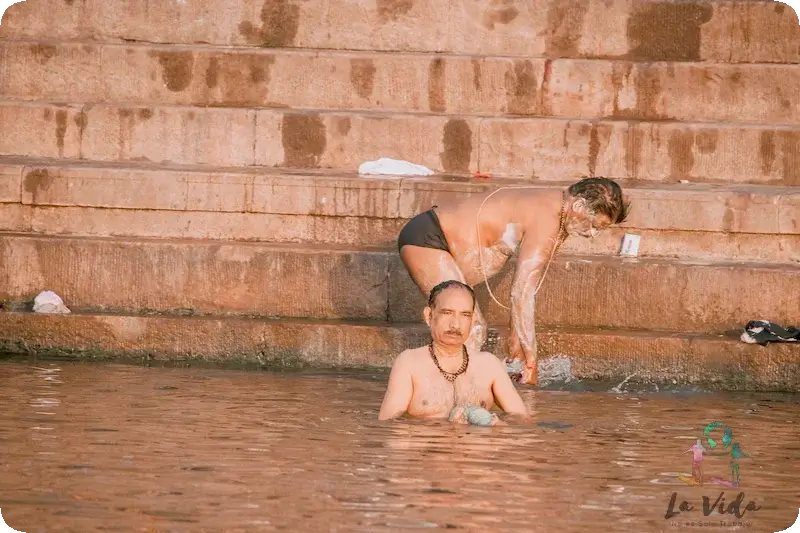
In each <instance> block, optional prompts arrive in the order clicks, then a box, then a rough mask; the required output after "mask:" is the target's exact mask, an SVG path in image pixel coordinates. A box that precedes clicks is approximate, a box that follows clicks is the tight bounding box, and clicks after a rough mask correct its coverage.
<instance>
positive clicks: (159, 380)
mask: <svg viewBox="0 0 800 533" xmlns="http://www.w3.org/2000/svg"><path fill="white" fill-rule="evenodd" d="M0 379H1V380H2V387H0V402H1V403H0V404H1V405H2V411H1V412H0V449H1V450H3V459H2V461H1V462H0V466H1V468H2V470H0V474H1V475H2V484H0V509H2V515H3V517H4V518H5V520H6V522H7V523H8V524H9V525H10V526H11V527H13V528H15V529H18V530H21V531H24V532H26V533H38V532H47V533H49V532H55V531H71V532H72V531H74V532H81V533H83V532H88V531H98V530H102V531H125V532H129V531H139V532H184V531H185V532H193V533H194V532H200V531H225V532H245V531H247V532H250V531H277V530H286V531H313V532H322V531H347V532H351V531H393V530H405V529H419V528H451V529H453V528H455V529H461V530H468V531H543V532H549V531H559V532H584V531H589V530H590V528H591V529H594V528H595V527H596V528H599V529H600V530H601V531H619V532H636V533H641V532H649V531H673V530H675V531H677V530H679V529H683V530H685V529H686V528H685V526H686V523H687V522H688V523H690V525H689V527H690V528H692V529H696V530H698V531H700V530H702V531H729V530H741V531H753V532H775V531H779V530H781V529H785V528H786V527H788V526H789V525H790V524H791V523H792V522H793V521H794V519H795V517H796V516H797V513H798V506H800V483H799V482H800V468H798V466H800V461H799V459H800V443H798V430H797V428H798V422H800V412H798V404H799V403H800V402H798V397H797V396H792V395H786V396H778V395H769V396H768V395H738V396H726V395H717V394H713V395H712V394H690V395H680V396H679V395H675V394H669V393H662V394H656V395H646V394H643V395H635V394H618V393H597V392H559V391H547V392H542V391H537V392H534V391H530V390H524V391H523V397H524V399H525V401H526V403H527V404H528V406H529V407H530V408H531V409H532V411H533V412H534V413H535V421H536V422H535V424H534V425H532V426H527V427H519V426H507V427H495V428H470V427H463V426H459V427H455V426H451V425H449V424H446V423H440V422H420V421H413V420H400V421H394V422H388V423H383V422H378V421H377V420H376V417H377V413H378V409H379V407H380V402H381V399H382V396H383V392H384V387H385V383H386V381H385V380H386V377H385V376H379V377H376V378H373V377H372V376H370V375H361V376H353V375H348V376H341V375H339V376H336V375H330V374H328V375H325V374H286V375H281V374H272V373H265V372H243V371H232V370H198V369H165V368H139V367H132V366H122V365H84V364H63V363H58V364H55V363H38V364H37V365H36V366H31V365H25V364H18V363H4V364H0ZM716 420H718V421H721V422H723V423H725V424H727V425H728V426H729V427H730V428H732V430H733V437H734V439H735V440H736V442H738V443H739V444H740V446H741V448H742V450H743V451H744V452H745V453H747V454H748V455H749V456H750V457H747V458H743V459H741V460H739V465H740V476H741V488H740V489H726V488H724V487H720V486H717V485H705V486H703V487H693V486H689V485H688V484H686V483H684V482H683V481H681V480H680V479H679V478H678V475H679V474H681V473H685V474H691V454H689V453H687V452H686V450H688V448H689V447H690V446H691V445H692V444H694V443H695V441H696V440H697V439H698V438H700V437H701V436H702V432H703V428H704V426H705V425H706V424H707V423H708V422H712V421H716ZM720 432H721V430H720ZM718 440H719V439H718ZM706 447H708V446H707V445H706ZM728 459H729V458H726V457H707V458H706V460H705V461H704V462H703V465H704V466H703V468H704V473H707V474H708V475H713V476H720V477H725V476H727V475H728V473H729V464H728V462H729V460H728ZM721 492H724V494H723V496H722V499H721V500H720V501H722V500H724V504H723V510H727V509H728V506H729V503H730V502H733V501H735V500H736V498H737V496H738V495H739V494H740V493H744V499H743V501H742V503H741V505H740V506H739V509H740V512H741V511H745V508H746V507H747V504H748V502H750V501H755V502H756V505H757V506H758V507H760V508H759V509H758V510H755V511H754V510H749V511H747V512H746V513H745V514H744V516H743V517H741V518H737V517H736V516H735V515H733V514H725V515H720V514H719V513H718V512H717V510H716V509H718V508H719V502H717V505H716V506H714V509H715V510H714V511H713V512H712V514H711V515H710V516H707V517H706V516H704V514H703V497H704V496H705V497H707V498H709V503H708V505H713V504H714V502H715V501H717V498H718V496H719V495H720V493H721ZM673 493H676V494H675V502H674V504H673V509H674V510H675V512H676V513H678V514H676V515H675V516H672V517H670V518H665V514H666V513H667V509H668V506H669V504H670V500H671V498H672V496H673ZM684 500H685V501H687V502H689V503H688V504H687V505H691V506H693V509H692V510H691V511H688V510H684V511H683V512H680V507H681V502H683V501H684ZM687 505H684V509H687V508H688V507H687ZM732 511H733V510H732V509H731V512H732ZM721 520H722V521H724V522H726V524H724V525H721V524H720V521H721ZM691 522H695V526H692V525H691ZM707 522H711V523H712V525H710V526H708V525H702V524H701V523H707ZM729 522H734V523H736V524H734V525H731V524H728V523H729Z"/></svg>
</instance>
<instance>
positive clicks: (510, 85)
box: [0, 0, 800, 390]
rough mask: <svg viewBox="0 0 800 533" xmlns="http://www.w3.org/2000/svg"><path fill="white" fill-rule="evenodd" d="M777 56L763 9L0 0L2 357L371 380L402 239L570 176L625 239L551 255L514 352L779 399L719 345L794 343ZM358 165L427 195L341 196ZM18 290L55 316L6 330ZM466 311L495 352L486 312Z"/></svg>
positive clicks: (793, 130) (792, 239)
mask: <svg viewBox="0 0 800 533" xmlns="http://www.w3.org/2000/svg"><path fill="white" fill-rule="evenodd" d="M798 43H800V25H798V17H797V14H796V13H795V12H794V11H793V10H792V9H791V8H790V7H789V6H787V5H786V4H782V3H779V2H773V1H749V0H745V1H727V0H726V1H705V0H694V1H678V0H676V1H650V0H648V1H642V0H639V1H634V0H526V1H522V0H502V1H501V0H452V1H448V2H424V1H421V0H257V1H253V0H243V1H241V2H224V1H221V0H151V1H149V2H108V1H106V0H77V1H76V0H27V1H25V2H22V3H17V4H14V5H12V6H11V7H10V8H8V10H7V11H6V12H5V14H4V15H3V18H2V24H0V50H1V51H2V62H0V66H1V70H0V124H2V128H1V129H0V202H2V205H0V231H1V232H2V233H0V300H2V302H3V305H4V310H3V311H2V312H0V346H2V348H3V349H4V350H5V351H6V352H7V353H49V354H62V355H68V356H75V357H108V356H112V357H116V356H132V357H142V358H155V359H184V360H215V361H216V360H224V361H250V362H258V363H261V364H263V365H267V366H270V365H278V366H284V367H288V366H303V365H310V366H336V367H353V366H373V367H387V366H388V365H390V364H391V361H392V358H393V357H394V356H395V355H396V354H397V353H399V351H401V350H402V349H404V348H406V347H409V346H414V345H419V344H421V343H422V342H425V340H426V339H427V336H428V333H427V331H426V328H425V327H424V324H423V323H422V322H421V312H422V307H423V305H424V299H423V297H422V296H421V295H420V294H419V293H418V292H417V289H416V288H415V287H414V285H413V284H412V283H411V281H410V279H409V277H408V276H407V274H406V273H405V271H404V269H403V267H402V264H401V263H400V261H399V257H398V254H397V251H396V248H395V244H394V242H395V238H396V235H397V232H398V231H399V229H400V228H401V227H402V225H403V224H404V222H405V221H406V220H408V219H409V218H411V217H412V216H413V215H414V214H416V213H418V212H419V211H421V210H423V209H426V208H427V207H429V206H430V205H432V204H436V203H439V202H442V201H445V200H447V199H452V198H462V197H466V196H468V195H471V194H476V193H479V192H483V191H487V190H491V189H493V188H495V187H499V186H502V185H506V184H520V183H526V184H530V185H535V186H540V187H564V186H566V185H568V184H569V183H571V182H573V181H575V180H577V179H579V178H580V177H582V176H589V175H595V176H606V177H610V178H614V179H616V180H619V182H620V183H621V184H622V185H623V186H624V187H625V188H626V189H627V191H628V194H629V195H630V198H631V200H632V208H633V209H632V212H631V216H630V218H629V220H628V221H627V222H626V223H625V224H623V225H622V226H621V227H619V228H615V229H613V230H611V231H609V232H608V234H607V235H603V236H602V237H600V238H597V239H595V240H593V241H592V240H585V239H575V238H573V239H570V240H569V241H567V244H566V245H565V246H564V247H563V248H562V251H561V253H560V255H559V256H558V258H557V260H556V262H555V264H554V265H553V267H551V269H550V271H549V273H548V276H547V278H546V280H545V282H544V284H543V286H542V290H541V292H540V298H539V300H538V302H537V321H538V325H539V328H538V336H539V344H540V357H541V358H543V359H546V358H548V357H551V356H566V357H569V359H570V360H571V364H572V372H573V373H574V374H575V375H576V376H577V377H580V378H609V379H611V378H617V377H620V376H629V375H631V374H634V375H636V376H637V377H640V378H644V379H652V380H655V381H660V380H675V381H677V382H684V383H700V384H705V385H708V386H712V387H716V388H720V389H750V390H800V347H798V346H796V345H789V344H788V343H785V344H770V345H768V346H759V345H752V344H745V343H743V342H741V341H740V340H739V338H738V335H739V333H740V332H741V329H742V327H743V326H744V324H745V323H747V322H748V321H749V320H753V319H768V320H772V321H775V322H777V323H780V324H782V325H795V326H797V325H800V90H798V87H800V65H799V63H800V45H798ZM380 157H393V158H397V159H404V160H408V161H411V162H414V163H418V164H422V165H425V166H427V167H429V168H431V169H434V170H435V171H436V174H435V175H434V176H431V177H424V178H410V177H405V178H403V177H377V176H372V177H368V176H359V175H358V174H357V168H358V166H359V165H360V164H361V163H363V162H365V161H370V160H375V159H378V158H380ZM477 172H480V173H483V174H487V175H489V176H490V178H476V177H474V174H475V173H477ZM625 233H633V234H636V235H640V236H641V245H640V250H639V256H638V257H637V258H621V257H620V256H619V249H620V242H621V239H622V237H623V235H624V234H625ZM510 274H511V267H509V268H507V269H506V270H505V271H504V272H503V274H502V275H501V276H500V278H499V279H496V280H494V281H492V282H491V283H492V289H493V291H494V292H495V294H496V295H498V298H499V299H500V301H504V300H505V299H507V296H508V290H509V279H510ZM42 290H53V291H55V292H56V293H57V294H59V295H60V296H61V297H62V298H63V299H64V301H65V303H66V305H67V306H68V307H70V308H71V309H72V311H73V312H72V314H70V315H64V316H53V315H41V314H34V313H32V312H31V311H30V308H31V302H32V300H33V298H34V297H35V296H36V294H38V293H39V292H40V291H42ZM478 293H479V297H480V301H481V304H482V307H483V308H484V309H485V310H486V312H487V314H488V318H489V320H490V322H491V324H492V326H493V329H492V336H491V339H490V345H489V348H491V349H492V350H494V351H495V352H496V353H497V354H498V355H502V354H503V353H504V343H502V342H498V340H502V338H503V336H504V334H505V331H506V330H505V327H504V326H505V324H506V323H507V315H506V312H505V310H503V309H502V308H501V307H499V306H497V305H496V304H494V303H493V302H492V301H491V300H490V299H489V297H488V294H487V292H486V289H485V287H484V286H479V287H478Z"/></svg>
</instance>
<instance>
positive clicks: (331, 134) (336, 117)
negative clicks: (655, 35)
mask: <svg viewBox="0 0 800 533" xmlns="http://www.w3.org/2000/svg"><path fill="white" fill-rule="evenodd" d="M0 123H3V124H14V125H15V126H16V127H14V128H3V129H2V130H0V155H18V156H30V157H51V158H55V157H60V158H66V159H87V160H95V161H106V162H131V161H151V162H159V163H161V162H172V163H177V164H199V165H214V166H223V167H226V166H249V165H262V166H283V167H289V168H320V167H322V168H336V169H344V170H355V169H357V168H358V166H359V165H360V164H361V163H363V162H364V161H370V160H374V159H378V158H380V157H395V158H399V159H405V160H409V161H413V162H415V163H419V164H422V165H425V166H427V167H428V168H431V169H434V170H439V171H443V172H447V173H471V172H475V171H481V172H486V173H491V174H493V175H497V176H510V177H513V176H521V177H525V178H530V177H534V178H537V179H542V180H559V181H563V180H571V179H575V178H579V177H582V176H585V175H605V176H609V177H614V178H630V179H643V180H654V181H672V182H675V181H678V180H680V179H689V180H692V181H720V182H732V183H742V182H749V183H766V184H775V185H797V184H800V127H775V126H742V125H732V124H699V123H693V124H690V123H675V122H634V121H624V120H609V121H588V120H563V119H555V118H518V119H507V118H476V117H460V116H436V115H407V114H406V115H402V114H383V113H377V112H370V113H347V112H336V113H334V112H327V113H317V112H303V113H301V112H295V111H278V110H252V109H221V108H198V107H119V106H106V105H95V106H88V105H87V106H85V107H83V106H69V105H63V106H57V105H48V104H32V103H23V102H8V101H6V102H0Z"/></svg>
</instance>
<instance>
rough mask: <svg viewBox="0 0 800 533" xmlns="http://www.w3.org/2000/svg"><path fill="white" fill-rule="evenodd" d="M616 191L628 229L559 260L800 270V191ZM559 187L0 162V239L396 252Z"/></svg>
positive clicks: (568, 247) (663, 187)
mask: <svg viewBox="0 0 800 533" xmlns="http://www.w3.org/2000/svg"><path fill="white" fill-rule="evenodd" d="M621 184H622V185H623V187H625V189H626V191H627V194H628V195H629V197H630V199H631V201H632V206H633V209H632V210H631V214H630V216H629V218H628V220H627V221H626V222H625V223H624V224H622V225H621V226H620V227H619V228H618V229H614V230H612V231H611V232H610V233H609V234H608V235H604V236H603V237H601V238H597V239H594V240H589V239H570V240H568V241H567V243H566V244H565V247H564V248H563V251H564V252H566V253H568V254H570V253H571V254H577V255H594V254H603V255H614V254H616V253H618V251H619V246H620V241H621V238H622V235H623V234H624V232H633V233H636V234H639V235H642V237H643V241H642V244H641V249H640V255H641V256H642V257H685V258H695V259H706V260H738V261H757V262H775V263H780V262H792V261H794V262H800V232H798V228H800V188H797V187H777V186H754V185H713V184H698V183H690V184H648V183H642V182H638V183H627V182H621ZM567 185H568V183H556V182H548V183H538V184H536V183H530V182H524V181H518V180H484V179H472V180H458V181H454V180H453V179H452V178H448V177H446V176H431V177H413V178H412V177H406V178H392V179H387V178H385V177H382V176H358V175H356V174H354V173H346V172H337V173H335V172H329V173H320V172H319V171H317V172H290V171H285V170H281V169H257V170H256V169H250V170H224V169H217V170H214V169H201V168H198V167H194V166H192V167H176V166H166V167H159V166H152V165H125V166H121V165H99V164H88V163H85V162H69V161H66V162H64V161H58V160H28V159H24V158H1V159H0V202H8V204H7V205H6V207H5V209H4V210H3V212H4V215H2V216H0V230H3V231H12V232H35V233H53V234H70V235H81V236H119V237H168V238H200V239H223V240H245V241H271V242H311V243H313V242H318V243H321V244H344V245H355V246H385V247H393V246H394V241H395V239H396V237H397V234H398V232H399V231H400V229H401V227H402V225H403V224H405V222H406V221H407V220H408V219H410V218H411V217H413V216H414V215H415V214H416V213H419V212H420V211H422V210H424V209H426V208H428V207H429V206H431V205H440V204H442V203H443V202H446V201H450V200H454V199H456V198H459V197H465V196H469V195H471V194H477V193H480V192H483V191H490V190H495V189H497V188H499V187H502V186H512V187H514V186H526V187H535V188H551V187H558V188H564V187H566V186H567Z"/></svg>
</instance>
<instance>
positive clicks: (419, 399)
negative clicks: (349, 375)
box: [378, 280, 529, 421]
mask: <svg viewBox="0 0 800 533" xmlns="http://www.w3.org/2000/svg"><path fill="white" fill-rule="evenodd" d="M474 309H475V293H474V292H473V291H472V289H471V288H470V287H469V286H468V285H465V284H463V283H461V282H460V281H455V280H450V281H445V282H443V283H440V284H438V285H436V286H435V287H434V288H433V289H432V290H431V292H430V296H429V299H428V306H427V307H426V308H425V310H424V317H425V322H427V324H428V325H429V326H430V328H431V337H432V338H433V340H432V341H431V343H430V344H429V345H427V346H422V347H420V348H414V349H411V350H405V351H403V352H402V353H401V354H400V355H398V356H397V358H396V359H395V361H394V364H393V365H392V371H391V373H390V374H389V383H388V385H387V388H386V395H385V396H384V398H383V404H382V405H381V410H380V414H379V415H378V418H379V419H380V420H387V419H390V418H394V417H396V416H399V415H402V414H404V413H408V414H410V415H411V416H417V417H424V418H447V417H448V416H449V415H451V413H452V412H453V410H454V408H456V407H458V408H461V410H462V411H463V410H465V409H466V410H470V411H474V410H475V409H474V408H480V410H481V411H482V410H486V411H488V410H490V409H492V407H493V406H494V405H495V403H497V404H498V405H499V406H500V408H501V409H503V410H504V411H505V412H506V413H509V414H514V415H521V416H522V417H523V418H524V419H527V418H528V416H529V415H528V411H527V409H526V408H525V404H524V403H523V402H522V398H521V397H520V395H519V393H518V392H517V389H516V388H515V387H514V384H513V383H512V382H511V378H510V377H509V376H508V374H507V373H506V369H505V366H504V365H503V363H502V362H501V361H500V359H498V358H497V357H496V356H495V355H494V354H491V353H489V352H481V351H477V350H468V349H467V347H466V345H465V344H464V342H465V341H466V340H467V337H468V336H469V334H470V329H471V326H472V319H473V312H474ZM487 416H488V413H487ZM495 421H496V418H495Z"/></svg>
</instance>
